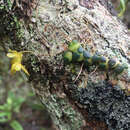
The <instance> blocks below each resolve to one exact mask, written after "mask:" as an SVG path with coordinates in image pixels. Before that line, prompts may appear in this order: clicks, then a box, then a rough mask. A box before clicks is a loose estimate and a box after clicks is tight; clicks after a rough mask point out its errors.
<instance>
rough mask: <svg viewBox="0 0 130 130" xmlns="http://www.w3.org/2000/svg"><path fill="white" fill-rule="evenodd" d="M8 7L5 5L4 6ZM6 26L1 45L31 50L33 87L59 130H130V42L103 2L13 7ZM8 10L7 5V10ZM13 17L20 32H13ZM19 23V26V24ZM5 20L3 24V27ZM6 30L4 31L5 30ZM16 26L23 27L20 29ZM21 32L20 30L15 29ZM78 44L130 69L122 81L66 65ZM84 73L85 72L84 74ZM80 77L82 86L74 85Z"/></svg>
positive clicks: (47, 0)
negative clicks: (65, 56) (66, 55)
mask: <svg viewBox="0 0 130 130" xmlns="http://www.w3.org/2000/svg"><path fill="white" fill-rule="evenodd" d="M3 3H4V2H2V3H1V4H3ZM12 3H13V5H12V6H11V8H10V10H11V12H10V11H8V9H3V10H4V11H5V10H6V11H5V15H3V14H2V15H3V17H2V19H1V20H0V22H1V23H0V24H1V30H4V31H1V33H0V35H1V39H2V40H1V45H2V46H4V47H5V48H6V49H8V48H10V49H13V50H18V51H22V50H31V51H33V53H34V54H35V55H34V54H28V56H27V55H26V56H25V57H24V64H25V65H26V68H27V69H28V71H29V73H30V76H29V77H28V78H29V81H30V83H31V84H32V86H33V89H34V91H35V93H36V94H37V95H38V96H39V97H40V99H41V101H42V103H43V104H44V105H45V106H46V108H47V110H48V111H49V113H50V115H51V117H52V120H53V121H54V123H55V125H56V128H57V129H59V130H80V129H84V130H90V129H93V130H95V129H96V130H98V129H100V130H101V129H102V130H105V129H110V130H119V129H120V130H121V129H122V130H127V129H129V128H130V105H129V102H130V96H129V92H128V90H129V91H130V65H129V63H130V52H129V49H130V44H129V43H130V36H129V34H128V30H127V28H126V27H125V26H124V25H123V23H122V22H121V21H120V20H119V19H118V18H117V17H116V16H115V12H114V11H113V9H112V7H111V4H110V3H108V2H106V1H102V0H90V1H87V0H39V1H38V0H32V1H30V0H28V1H25V0H22V2H21V3H19V2H18V1H12ZM3 5H4V6H5V3H4V4H3ZM7 14H8V16H9V17H11V19H12V21H13V23H14V26H13V25H12V24H11V25H12V26H13V27H12V26H11V27H10V29H12V28H13V29H12V30H8V29H7V25H10V23H11V22H12V21H11V22H10V23H9V24H7V23H5V21H6V19H7V17H6V15H7ZM14 17H17V20H14ZM2 20H3V21H2ZM3 24H4V25H5V26H2V25H3ZM16 26H18V27H17V28H16ZM14 28H15V29H14ZM72 40H77V41H79V42H80V43H81V44H82V46H83V47H84V48H85V49H87V50H89V51H90V52H91V53H92V54H93V53H94V52H95V51H99V52H100V53H101V54H102V55H104V56H106V57H114V58H116V59H117V60H119V61H121V62H122V63H126V64H127V65H128V69H127V70H126V71H125V72H124V73H123V74H122V75H120V76H118V77H114V76H113V75H112V73H111V72H109V79H108V77H107V76H106V74H105V72H104V71H100V70H98V69H96V70H95V67H91V68H90V70H89V71H88V70H87V69H85V68H84V67H83V68H82V67H81V66H82V65H80V64H78V65H75V71H74V72H73V70H72V67H70V66H66V65H64V62H63V57H62V54H63V52H64V50H65V49H66V48H67V45H68V43H69V42H70V41H72ZM81 69H82V72H80V71H81ZM79 73H80V75H79V77H78V79H77V80H76V82H74V80H75V79H76V77H77V76H78V74H79Z"/></svg>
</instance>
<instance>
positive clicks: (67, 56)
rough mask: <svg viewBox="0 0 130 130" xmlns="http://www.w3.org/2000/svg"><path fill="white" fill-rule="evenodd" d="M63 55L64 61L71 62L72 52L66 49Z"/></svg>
mask: <svg viewBox="0 0 130 130" xmlns="http://www.w3.org/2000/svg"><path fill="white" fill-rule="evenodd" d="M63 57H64V62H65V63H66V64H69V63H70V62H71V61H72V52H70V51H66V52H65V53H64V54H63Z"/></svg>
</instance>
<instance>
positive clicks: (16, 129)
mask: <svg viewBox="0 0 130 130" xmlns="http://www.w3.org/2000/svg"><path fill="white" fill-rule="evenodd" d="M10 126H11V127H12V128H13V129H14V130H23V128H22V126H21V125H20V124H19V122H18V121H16V120H13V121H12V122H10Z"/></svg>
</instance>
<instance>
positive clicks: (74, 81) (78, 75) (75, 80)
mask: <svg viewBox="0 0 130 130" xmlns="http://www.w3.org/2000/svg"><path fill="white" fill-rule="evenodd" d="M83 65H84V63H82V65H81V69H80V71H79V73H78V76H77V77H76V79H75V80H74V82H76V81H77V79H78V78H79V76H80V74H81V72H82V69H83Z"/></svg>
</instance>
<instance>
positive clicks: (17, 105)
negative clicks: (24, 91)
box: [13, 97, 25, 113]
mask: <svg viewBox="0 0 130 130" xmlns="http://www.w3.org/2000/svg"><path fill="white" fill-rule="evenodd" d="M24 101H25V98H22V97H18V98H16V99H15V100H14V102H13V110H14V112H17V113H18V112H19V111H20V107H21V105H22V103H23V102H24Z"/></svg>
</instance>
